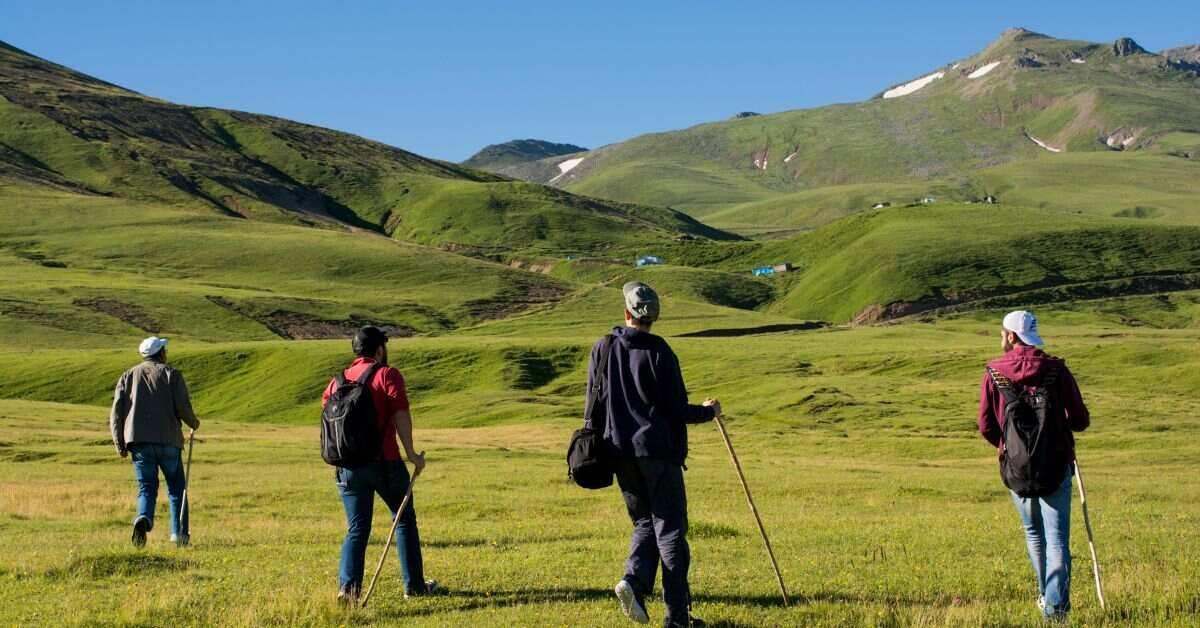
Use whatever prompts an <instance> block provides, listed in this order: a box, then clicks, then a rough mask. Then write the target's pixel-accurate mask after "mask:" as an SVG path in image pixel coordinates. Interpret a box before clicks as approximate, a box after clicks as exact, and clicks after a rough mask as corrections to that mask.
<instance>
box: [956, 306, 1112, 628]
mask: <svg viewBox="0 0 1200 628" xmlns="http://www.w3.org/2000/svg"><path fill="white" fill-rule="evenodd" d="M1042 344H1044V342H1043V340H1042V337H1041V335H1040V334H1038V325H1037V318H1036V317H1035V316H1034V315H1033V312H1026V311H1016V312H1010V313H1009V314H1008V315H1007V316H1005V317H1004V321H1003V324H1002V328H1001V331H1000V345H1001V349H1003V351H1004V355H1003V356H1002V357H1000V358H997V359H995V360H992V361H991V362H988V369H990V370H991V371H995V373H996V374H997V375H998V376H999V378H997V377H994V376H993V375H992V374H991V373H990V372H985V373H984V375H983V384H982V389H981V390H980V395H979V433H980V434H981V435H983V437H984V439H986V440H987V441H988V442H989V443H991V444H992V446H993V447H996V448H997V451H998V452H1003V451H1004V440H1003V439H1004V428H1005V424H1004V420H1005V419H1004V404H1005V399H1004V395H1003V394H1002V393H1001V391H1000V389H999V387H998V385H997V379H1000V380H1001V381H1003V382H1004V384H1005V386H1009V387H1015V388H1017V389H1036V388H1041V387H1043V386H1045V387H1046V389H1047V391H1048V392H1049V394H1050V396H1051V398H1052V399H1053V400H1054V404H1053V408H1054V413H1053V415H1052V416H1048V417H1047V421H1049V420H1056V421H1064V422H1065V423H1066V427H1067V428H1069V429H1067V430H1062V432H1061V433H1062V437H1063V438H1064V439H1065V442H1063V443H1059V445H1060V446H1061V450H1060V451H1061V456H1060V458H1056V460H1061V461H1062V464H1063V465H1065V466H1066V469H1065V470H1064V472H1063V480H1062V483H1061V485H1060V486H1059V487H1058V488H1057V490H1055V491H1054V492H1052V493H1050V494H1049V495H1041V496H1036V497H1021V496H1020V495H1017V493H1016V492H1012V500H1013V503H1014V504H1015V505H1016V507H1017V513H1018V514H1019V515H1020V516H1021V523H1022V525H1023V526H1024V528H1025V543H1026V549H1027V550H1028V553H1029V560H1030V562H1031V563H1033V571H1034V575H1035V576H1036V577H1037V580H1038V592H1039V594H1040V595H1039V597H1038V608H1039V609H1040V610H1041V611H1042V613H1043V614H1044V615H1045V616H1046V617H1048V618H1052V619H1062V618H1065V617H1066V615H1067V612H1068V611H1070V609H1071V597H1070V587H1071V543H1070V541H1071V476H1072V475H1074V474H1075V467H1074V460H1075V439H1074V437H1073V436H1072V434H1071V432H1082V431H1083V430H1085V429H1087V427H1088V424H1089V423H1090V422H1091V418H1090V416H1089V414H1088V409H1087V406H1085V405H1084V404H1083V397H1082V396H1081V395H1080V393H1079V386H1078V384H1076V383H1075V377H1074V376H1072V375H1071V371H1070V370H1069V369H1067V364H1066V362H1064V361H1063V360H1062V359H1061V358H1056V357H1054V356H1052V355H1050V354H1048V353H1046V352H1044V351H1042V350H1041V349H1038V348H1037V347H1038V345H1042Z"/></svg>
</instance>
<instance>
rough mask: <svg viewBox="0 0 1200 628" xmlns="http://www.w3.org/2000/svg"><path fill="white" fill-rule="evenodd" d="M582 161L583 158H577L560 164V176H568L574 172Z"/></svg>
mask: <svg viewBox="0 0 1200 628" xmlns="http://www.w3.org/2000/svg"><path fill="white" fill-rule="evenodd" d="M581 161H583V157H576V158H574V159H568V160H566V161H564V162H562V163H560V164H558V172H559V173H560V174H567V173H568V172H570V171H571V170H573V169H574V168H575V166H578V165H579V162H581Z"/></svg>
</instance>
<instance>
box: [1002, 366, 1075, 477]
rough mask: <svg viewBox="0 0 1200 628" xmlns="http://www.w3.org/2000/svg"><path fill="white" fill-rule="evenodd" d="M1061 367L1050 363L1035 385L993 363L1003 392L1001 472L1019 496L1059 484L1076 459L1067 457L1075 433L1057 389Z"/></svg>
mask: <svg viewBox="0 0 1200 628" xmlns="http://www.w3.org/2000/svg"><path fill="white" fill-rule="evenodd" d="M1058 368H1059V367H1058V366H1057V365H1055V366H1052V367H1050V370H1049V371H1048V372H1047V373H1046V374H1045V375H1044V376H1043V378H1042V383H1041V385H1040V386H1038V387H1037V388H1035V389H1033V390H1032V391H1031V390H1028V389H1026V388H1025V387H1023V386H1017V385H1016V384H1014V383H1013V382H1012V381H1011V380H1009V379H1008V378H1007V377H1005V376H1003V375H1001V374H1000V373H998V372H996V370H995V369H993V368H991V367H988V370H987V371H988V375H990V376H991V378H992V381H993V382H995V383H996V388H997V389H999V391H1000V394H1001V395H1003V396H1004V429H1002V430H1001V439H1002V440H1003V441H1004V451H1002V452H1001V453H1000V478H1001V479H1002V480H1004V485H1005V486H1007V487H1008V488H1009V489H1011V490H1012V491H1013V492H1014V493H1016V494H1017V495H1018V496H1020V497H1043V496H1046V495H1050V494H1051V493H1053V492H1054V491H1056V490H1058V488H1059V487H1060V486H1062V482H1063V478H1065V477H1066V473H1067V468H1068V464H1069V463H1070V462H1071V461H1070V460H1067V459H1066V458H1067V451H1069V445H1070V442H1071V434H1070V431H1069V430H1068V428H1067V423H1066V421H1065V420H1064V417H1063V416H1062V409H1061V408H1059V407H1058V399H1057V398H1056V396H1055V395H1054V394H1053V393H1052V388H1053V386H1054V382H1055V380H1056V379H1057V378H1058Z"/></svg>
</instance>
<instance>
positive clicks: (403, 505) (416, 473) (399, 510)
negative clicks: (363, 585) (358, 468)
mask: <svg viewBox="0 0 1200 628" xmlns="http://www.w3.org/2000/svg"><path fill="white" fill-rule="evenodd" d="M421 455H422V456H424V455H425V452H421ZM420 475H421V470H420V469H418V470H416V471H414V472H413V476H412V480H409V482H408V490H407V491H405V492H404V499H403V500H401V501H400V507H399V508H397V509H396V517H395V518H394V519H392V529H391V530H390V531H388V535H387V539H386V540H384V542H383V553H382V554H380V555H379V564H378V565H376V566H375V575H373V576H371V586H369V587H367V594H366V595H365V596H363V601H362V608H366V607H367V600H370V599H371V593H372V592H373V591H375V581H376V580H378V579H379V572H381V571H383V561H384V560H387V554H388V548H389V547H391V545H392V537H393V536H396V526H398V525H400V517H401V516H402V515H403V514H404V509H405V508H408V502H410V501H412V493H413V485H414V484H416V483H417V477H419V476H420ZM421 584H422V585H424V584H425V583H424V582H422V583H421Z"/></svg>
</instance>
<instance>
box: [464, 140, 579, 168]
mask: <svg viewBox="0 0 1200 628" xmlns="http://www.w3.org/2000/svg"><path fill="white" fill-rule="evenodd" d="M587 150H588V149H586V148H584V147H582V146H576V145H574V144H566V143H556V142H549V141H546V140H539V139H523V140H509V141H507V142H501V143H499V144H489V145H487V146H484V147H483V148H481V149H479V151H478V152H476V153H475V154H474V155H471V156H470V157H468V158H467V159H465V160H463V161H462V162H460V163H461V164H462V165H463V166H467V167H468V168H475V169H477V170H485V171H488V172H502V171H503V170H504V169H505V168H506V167H509V166H514V165H517V164H522V163H526V162H530V161H537V160H539V159H547V158H552V157H559V156H562V155H570V154H572V153H582V152H586V151H587Z"/></svg>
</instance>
